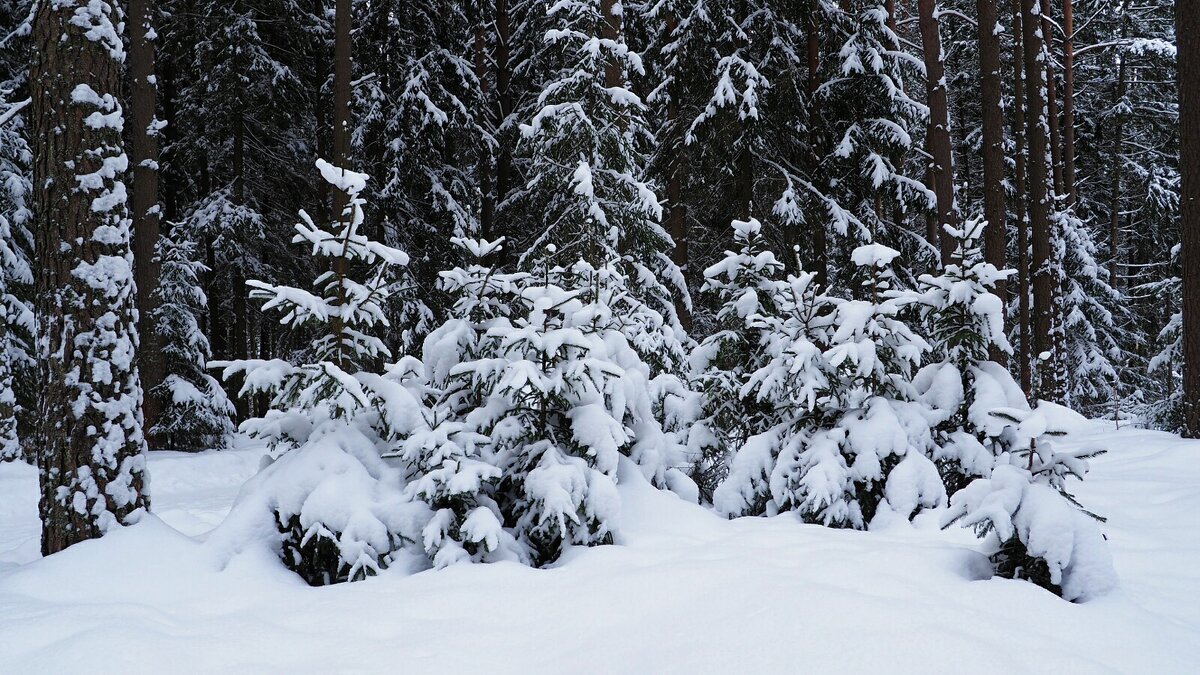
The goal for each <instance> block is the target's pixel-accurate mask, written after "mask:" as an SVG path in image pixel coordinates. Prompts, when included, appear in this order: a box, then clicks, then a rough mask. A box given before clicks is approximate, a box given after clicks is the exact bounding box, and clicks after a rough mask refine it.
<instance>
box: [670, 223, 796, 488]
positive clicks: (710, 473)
mask: <svg viewBox="0 0 1200 675" xmlns="http://www.w3.org/2000/svg"><path fill="white" fill-rule="evenodd" d="M733 232H734V234H733V238H734V243H735V244H736V245H737V246H738V250H737V251H727V252H726V254H725V259H724V260H722V261H721V262H719V263H717V264H715V265H712V266H711V267H709V268H708V269H706V270H704V279H705V282H704V286H703V287H701V289H700V291H701V293H705V292H708V293H712V294H714V295H716V296H717V297H718V298H719V299H720V300H721V308H720V310H718V312H717V316H716V321H717V323H716V326H715V328H716V331H715V332H713V333H712V334H710V335H709V336H708V337H706V338H705V339H704V340H703V342H701V343H700V345H699V346H698V347H697V348H696V349H695V350H694V351H693V353H692V356H691V360H690V361H691V362H690V365H691V368H692V371H693V372H694V373H695V375H694V382H693V387H694V388H695V389H696V390H697V391H699V392H701V393H702V395H703V397H704V399H703V400H704V407H703V410H702V413H701V415H702V416H701V418H700V419H699V420H698V421H697V422H696V425H695V426H694V427H693V428H692V430H691V433H690V441H691V446H692V450H693V452H694V453H695V454H696V457H695V460H694V462H695V463H694V467H693V470H692V471H693V477H694V478H695V479H696V480H697V482H698V483H699V485H700V487H701V492H702V493H703V494H704V495H705V496H706V497H711V496H712V491H713V490H714V489H715V488H716V486H717V485H718V484H720V482H721V481H722V480H723V479H724V478H725V474H726V473H727V471H728V466H727V464H728V461H729V458H730V457H731V456H732V453H734V452H735V451H736V450H737V449H738V448H740V447H741V446H742V445H743V444H744V443H745V442H746V440H747V439H748V438H749V437H750V436H752V435H754V434H757V433H759V432H761V431H763V430H764V429H765V428H766V427H767V426H770V422H769V420H770V419H771V418H772V416H773V415H774V413H775V411H774V410H773V409H771V408H764V406H763V404H761V403H759V402H758V401H756V400H755V399H754V398H752V397H750V396H748V393H747V392H746V386H747V383H748V382H749V378H750V375H751V374H752V373H754V372H755V371H756V370H757V369H758V368H759V367H761V366H762V365H763V361H764V359H765V358H766V355H765V352H764V344H763V339H762V337H761V335H760V334H761V331H760V330H759V329H758V328H756V324H761V323H762V322H765V321H768V318H767V317H775V316H776V315H777V311H776V308H775V296H776V294H777V293H778V291H779V289H778V286H779V283H780V280H779V278H778V277H779V276H780V274H781V272H782V270H783V264H782V263H780V262H779V261H778V260H776V259H775V255H774V254H773V253H771V252H770V251H768V250H766V249H765V247H764V243H765V242H764V240H763V235H762V224H761V223H760V222H759V221H757V220H750V221H740V220H735V221H734V222H733Z"/></svg>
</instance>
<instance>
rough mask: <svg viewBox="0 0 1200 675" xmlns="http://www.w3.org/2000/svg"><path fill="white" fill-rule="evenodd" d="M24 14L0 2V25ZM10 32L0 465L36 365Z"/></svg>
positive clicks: (2, 175)
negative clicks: (24, 385) (21, 383)
mask: <svg viewBox="0 0 1200 675" xmlns="http://www.w3.org/2000/svg"><path fill="white" fill-rule="evenodd" d="M27 15H28V7H25V6H24V3H4V4H0V17H3V18H4V19H6V20H4V21H0V25H5V26H12V25H18V26H19V25H20V23H19V22H21V21H23V20H24V19H25V18H26V16H27ZM18 32H19V31H16V30H14V32H13V33H12V34H10V35H7V36H4V37H3V38H0V46H3V47H4V51H5V52H6V53H9V54H11V55H12V57H13V59H12V61H11V62H10V61H9V60H8V59H0V461H6V460H13V459H20V458H22V457H23V456H24V454H25V453H24V450H23V448H22V443H21V434H22V432H24V431H25V429H24V428H23V427H25V426H26V425H25V424H24V423H23V420H22V418H23V417H24V415H22V414H21V413H22V412H23V410H22V407H23V406H22V401H21V400H19V399H20V398H23V397H21V396H19V393H25V392H18V389H19V387H18V385H17V381H18V380H26V381H28V380H33V379H34V378H32V377H27V376H29V375H32V373H33V370H34V368H35V367H36V364H35V362H34V360H33V358H32V357H31V353H32V352H33V345H32V341H31V338H32V336H33V334H34V321H33V312H32V310H31V308H30V305H29V303H28V302H27V300H29V299H30V298H29V290H30V289H31V288H32V286H33V272H32V270H31V269H30V266H29V251H31V250H32V241H33V234H32V232H31V231H30V229H29V228H30V225H31V222H32V220H33V213H32V212H31V211H30V208H29V207H30V204H29V202H30V193H31V192H32V185H31V175H30V173H31V170H32V163H33V157H32V154H31V152H30V148H29V143H28V141H27V140H26V132H27V122H26V118H25V115H27V114H28V112H29V99H27V98H21V94H22V93H24V91H25V88H26V84H27V82H26V81H27V79H28V69H27V67H26V64H25V62H23V61H21V60H20V59H21V58H22V57H23V56H25V51H26V50H25V49H23V47H24V42H25V41H24V40H23V39H22V37H23V36H21V35H18V34H17V33H18Z"/></svg>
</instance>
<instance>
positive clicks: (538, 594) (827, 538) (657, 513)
mask: <svg viewBox="0 0 1200 675" xmlns="http://www.w3.org/2000/svg"><path fill="white" fill-rule="evenodd" d="M1075 431H1076V433H1073V434H1072V435H1071V436H1070V437H1068V438H1067V439H1066V440H1065V441H1063V445H1064V446H1075V445H1084V444H1094V443H1097V442H1098V441H1102V442H1103V444H1104V445H1106V446H1108V447H1109V448H1110V453H1109V454H1108V455H1106V456H1104V457H1101V458H1099V459H1097V460H1095V461H1094V469H1093V472H1092V474H1091V475H1090V476H1089V480H1088V481H1087V482H1086V483H1084V484H1083V485H1082V486H1081V487H1080V488H1079V496H1080V498H1081V499H1083V500H1085V501H1086V502H1087V503H1088V504H1089V506H1092V507H1093V508H1095V510H1097V511H1099V512H1101V513H1103V514H1105V515H1107V516H1108V517H1109V522H1108V523H1107V524H1106V525H1105V526H1104V528H1103V529H1104V530H1105V532H1106V534H1107V535H1108V538H1109V545H1110V548H1111V550H1112V554H1113V558H1114V562H1115V565H1116V567H1117V571H1118V573H1119V574H1120V577H1121V585H1120V587H1118V588H1117V589H1116V590H1115V591H1114V592H1113V593H1111V594H1110V595H1108V596H1105V597H1103V598H1100V599H1098V600H1095V601H1092V602H1089V603H1086V604H1083V605H1076V604H1071V603H1067V602H1064V601H1062V600H1061V599H1059V598H1057V597H1055V596H1054V595H1052V594H1051V593H1049V592H1047V591H1044V590H1042V589H1040V588H1037V587H1035V586H1033V585H1032V584H1029V583H1026V582H1020V581H1009V580H1004V579H998V578H997V579H987V580H982V579H981V577H982V576H985V575H986V574H987V573H988V572H987V570H988V565H987V564H986V561H985V560H984V559H983V557H982V554H981V553H980V552H979V545H978V543H977V541H976V539H975V538H974V537H973V536H972V535H971V533H970V532H968V531H965V530H959V529H950V530H946V531H943V530H940V529H939V528H938V522H937V521H938V518H939V517H940V514H939V513H937V512H934V513H930V514H927V515H923V516H920V517H918V519H917V521H916V522H915V523H914V524H908V523H906V522H903V521H902V520H897V521H896V522H895V523H894V524H893V525H892V526H890V527H887V528H884V529H882V530H876V531H872V532H857V531H846V530H831V529H827V528H823V527H819V526H813V525H803V524H801V523H799V522H797V520H796V518H795V517H794V516H792V515H788V514H785V515H782V516H778V517H774V518H742V519H738V520H734V521H726V520H723V519H721V518H720V517H718V516H717V515H715V514H713V513H712V512H710V511H708V510H705V509H703V508H701V507H698V506H694V505H691V504H688V503H686V502H685V501H684V500H682V499H680V498H678V497H677V496H675V495H674V494H672V493H670V492H664V491H660V490H657V489H655V488H653V487H651V486H650V485H649V484H648V483H647V482H646V480H645V479H644V478H643V477H642V476H641V474H640V472H639V471H638V470H637V469H636V468H635V467H633V466H632V465H630V464H629V463H628V462H627V461H626V462H624V463H623V465H622V466H621V467H620V470H619V474H618V477H619V491H620V496H621V501H622V504H623V516H622V528H621V531H620V533H621V535H620V537H619V539H618V542H617V544H618V545H616V546H602V547H597V548H589V549H578V548H577V549H574V550H572V551H570V552H568V554H567V555H565V556H564V557H563V558H562V559H561V560H560V561H559V562H558V563H557V564H556V565H555V566H553V567H551V568H549V569H544V570H538V569H531V568H528V567H526V566H524V565H520V564H516V563H505V562H501V563H495V564H488V565H462V566H454V567H451V568H447V569H445V570H426V571H419V572H416V573H413V572H414V570H415V566H409V567H406V566H405V565H393V566H392V567H390V568H388V569H386V570H383V571H382V572H381V573H380V574H379V576H376V577H373V578H370V579H368V580H366V581H362V582H359V583H354V584H342V585H338V586H331V587H323V588H310V587H308V586H307V585H305V584H304V582H303V581H301V580H300V579H299V578H298V577H296V576H295V575H294V574H292V573H291V572H290V571H288V570H287V569H285V568H284V567H283V566H282V564H281V563H280V562H279V561H278V560H277V559H275V558H274V557H273V555H272V554H271V553H270V552H269V551H268V550H267V549H266V548H265V547H263V548H255V547H250V548H246V549H245V550H241V551H238V552H231V551H230V550H229V549H228V548H227V547H225V546H223V545H222V542H221V541H220V539H219V538H216V537H213V538H209V537H208V533H207V531H208V530H209V529H211V528H212V527H213V525H215V524H216V523H217V522H219V521H220V519H221V518H222V517H223V516H224V514H225V513H226V512H227V511H228V509H229V507H230V505H231V504H232V503H233V501H234V498H235V496H236V495H237V493H238V491H239V488H240V486H241V485H242V483H243V482H244V481H245V480H246V479H247V478H249V477H250V476H251V475H252V474H253V473H254V472H255V471H256V470H257V467H258V462H259V458H260V457H261V455H262V450H261V449H255V448H241V449H238V450H234V451H228V452H223V453H204V454H199V455H183V454H180V453H152V455H151V463H150V470H151V475H152V476H153V477H154V478H153V480H154V483H153V488H154V494H153V499H154V505H155V511H156V513H157V514H158V515H157V516H155V517H151V518H147V519H146V520H145V521H144V522H142V523H141V524H139V525H136V526H134V527H130V528H125V529H122V530H120V531H118V532H115V533H113V534H111V535H109V536H106V537H104V538H103V539H100V540H96V541H90V542H86V543H83V544H79V545H77V546H74V547H71V548H70V549H68V550H66V551H64V552H63V553H60V554H58V555H54V556H51V557H50V558H46V559H37V533H38V524H37V519H36V513H37V511H36V498H37V497H36V493H37V490H36V474H35V472H34V471H33V469H32V468H31V467H29V466H27V465H22V464H15V465H14V464H6V465H3V466H0V563H2V564H0V661H2V662H3V667H2V668H0V670H3V671H4V672H12V673H26V672H70V671H82V670H88V671H89V672H101V673H108V672H123V673H129V672H134V673H142V672H145V673H161V672H175V673H178V672H184V673H210V672H211V673H216V672H222V673H225V672H269V673H303V672H313V673H330V672H405V673H446V672H464V671H467V670H475V669H486V670H487V671H488V672H494V673H563V672H653V673H731V672H768V673H775V672H778V673H784V672H868V671H873V672H913V673H929V672H980V673H1013V672H1072V673H1091V672H1124V673H1134V672H1146V673H1190V672H1195V668H1196V665H1197V664H1198V663H1200V641H1198V640H1197V639H1196V637H1197V635H1200V577H1198V576H1197V575H1196V574H1195V570H1196V569H1197V567H1198V566H1200V518H1197V516H1196V514H1197V513H1200V462H1197V461H1196V457H1198V456H1200V443H1196V442H1188V441H1181V440H1179V439H1177V438H1174V437H1172V436H1168V435H1165V434H1160V433H1154V432H1147V431H1140V430H1124V429H1123V430H1121V431H1119V432H1113V431H1112V430H1111V426H1106V425H1104V424H1102V423H1095V422H1080V423H1079V424H1078V426H1077V427H1076V429H1075ZM414 563H415V561H414Z"/></svg>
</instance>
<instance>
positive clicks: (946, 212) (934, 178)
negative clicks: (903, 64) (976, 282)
mask: <svg viewBox="0 0 1200 675" xmlns="http://www.w3.org/2000/svg"><path fill="white" fill-rule="evenodd" d="M917 13H918V19H919V22H920V29H921V51H922V52H923V53H924V56H925V75H926V77H925V95H926V104H927V105H928V106H929V125H928V127H927V130H926V134H925V147H926V151H927V152H928V153H929V156H930V158H931V159H930V161H931V164H930V166H929V177H930V186H929V187H930V189H931V190H933V193H934V195H936V196H937V232H936V235H937V240H938V242H939V244H940V246H939V247H940V249H941V253H942V264H947V263H949V262H950V256H951V255H953V253H954V239H953V238H952V237H951V236H950V234H949V233H947V232H946V229H945V228H946V227H947V226H949V227H958V206H957V204H955V202H954V154H953V147H952V146H951V144H950V103H949V100H948V98H947V94H946V66H945V62H944V60H943V56H942V38H941V34H940V30H939V26H938V20H937V3H936V0H917ZM929 243H931V244H932V243H934V242H933V241H930V242H929Z"/></svg>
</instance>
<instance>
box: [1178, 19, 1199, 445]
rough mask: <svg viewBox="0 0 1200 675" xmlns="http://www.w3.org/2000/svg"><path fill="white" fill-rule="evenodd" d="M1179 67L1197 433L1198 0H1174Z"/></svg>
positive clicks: (1191, 387) (1188, 370)
mask: <svg viewBox="0 0 1200 675" xmlns="http://www.w3.org/2000/svg"><path fill="white" fill-rule="evenodd" d="M1175 39H1176V42H1177V44H1176V47H1177V49H1178V54H1177V56H1176V62H1175V63H1176V67H1177V68H1178V73H1179V171H1180V175H1181V178H1182V186H1181V188H1180V205H1179V216H1180V223H1179V228H1180V230H1181V232H1182V235H1183V252H1182V262H1183V403H1184V405H1183V408H1184V429H1185V432H1186V434H1187V435H1188V436H1189V437H1192V438H1197V437H1200V2H1197V0H1176V2H1175Z"/></svg>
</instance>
